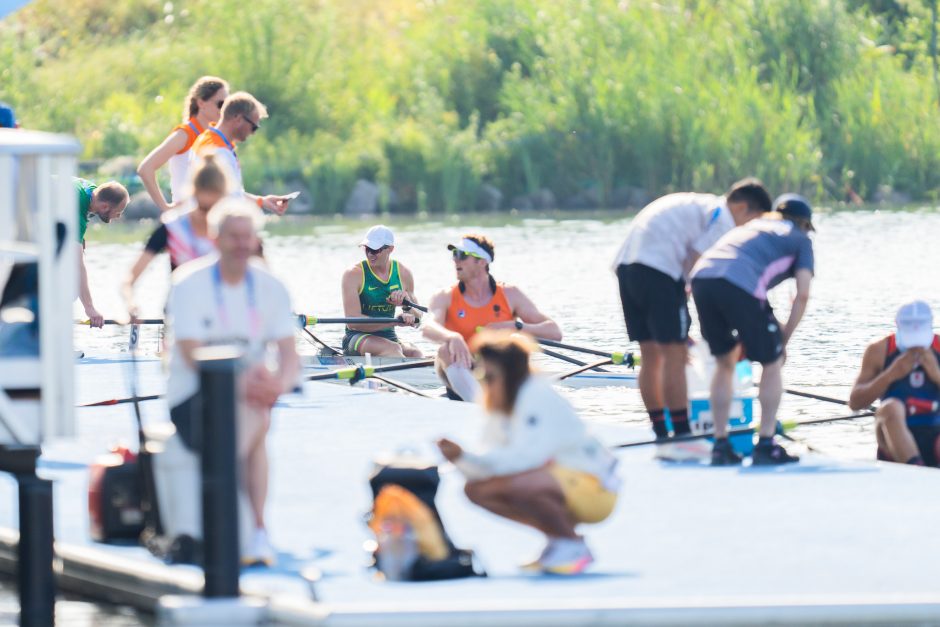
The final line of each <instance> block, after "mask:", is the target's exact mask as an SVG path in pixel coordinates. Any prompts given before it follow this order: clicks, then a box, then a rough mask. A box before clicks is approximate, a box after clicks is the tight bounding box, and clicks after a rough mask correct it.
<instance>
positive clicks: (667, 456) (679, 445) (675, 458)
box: [655, 439, 712, 462]
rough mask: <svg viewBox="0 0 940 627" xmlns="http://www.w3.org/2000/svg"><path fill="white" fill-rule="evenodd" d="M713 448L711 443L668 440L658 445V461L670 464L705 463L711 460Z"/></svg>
mask: <svg viewBox="0 0 940 627" xmlns="http://www.w3.org/2000/svg"><path fill="white" fill-rule="evenodd" d="M711 456H712V447H711V444H710V443H709V442H707V441H706V440H703V439H699V440H684V441H683V440H680V441H678V442H673V441H669V440H666V441H665V442H663V443H662V444H657V445H656V455H655V457H656V459H661V460H664V461H669V462H691V461H696V462H703V461H708V460H710V459H711Z"/></svg>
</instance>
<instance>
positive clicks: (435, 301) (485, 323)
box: [422, 233, 561, 401]
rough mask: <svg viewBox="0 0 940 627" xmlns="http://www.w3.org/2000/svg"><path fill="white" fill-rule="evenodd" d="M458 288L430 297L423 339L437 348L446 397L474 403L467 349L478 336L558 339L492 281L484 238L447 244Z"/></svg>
mask: <svg viewBox="0 0 940 627" xmlns="http://www.w3.org/2000/svg"><path fill="white" fill-rule="evenodd" d="M447 248H448V250H450V251H451V253H452V255H453V259H454V270H455V272H456V274H457V283H456V285H453V286H451V287H449V288H446V289H444V290H441V291H440V292H438V293H437V294H435V295H434V296H432V297H431V302H430V304H429V306H428V311H429V312H430V313H431V315H432V316H433V320H431V321H428V320H427V319H425V324H424V325H423V326H422V329H423V335H424V337H426V338H427V339H429V340H431V341H432V342H437V343H438V344H440V345H441V348H440V350H439V351H438V373H439V374H440V375H441V378H442V379H443V380H444V383H445V385H447V388H448V392H449V393H452V395H456V396H457V397H459V398H460V399H462V400H465V401H473V400H475V399H476V398H477V396H478V395H479V393H480V384H479V383H478V382H477V381H476V379H474V378H473V374H472V373H471V372H470V368H471V367H472V363H473V359H472V358H471V356H470V349H469V348H467V344H468V342H469V341H470V339H471V338H472V337H473V336H474V335H476V333H477V331H479V330H480V329H483V328H487V329H516V330H518V331H524V332H526V333H529V334H531V335H534V336H535V337H541V338H547V339H550V340H560V339H561V328H559V326H558V324H557V323H556V322H555V321H554V320H552V319H551V318H549V317H548V316H546V315H545V314H543V313H542V312H541V311H539V309H538V307H536V306H535V304H534V303H533V302H532V301H531V300H529V298H528V297H527V296H526V295H525V294H523V292H522V290H520V289H519V288H518V287H515V286H513V285H507V284H505V283H500V282H497V281H496V279H494V278H493V276H492V275H491V274H490V264H491V263H493V259H494V258H495V256H496V254H495V252H496V248H495V246H494V245H493V242H492V240H490V238H488V237H486V236H484V235H476V234H472V233H470V234H467V235H464V236H463V237H462V238H461V240H460V243H459V244H449V245H448V246H447Z"/></svg>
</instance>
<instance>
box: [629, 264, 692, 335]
mask: <svg viewBox="0 0 940 627" xmlns="http://www.w3.org/2000/svg"><path fill="white" fill-rule="evenodd" d="M617 281H618V282H619V283H620V303H621V304H622V305H623V319H624V320H625V321H626V323H627V333H628V334H629V335H630V339H631V340H633V341H634V342H646V341H649V340H652V341H654V342H660V343H662V344H667V343H672V342H685V341H686V338H688V337H689V326H690V325H691V320H690V319H689V306H688V305H687V304H686V297H685V281H683V280H682V279H679V280H676V279H673V278H672V277H670V276H669V275H668V274H665V273H663V272H660V271H659V270H654V269H653V268H650V267H649V266H644V265H643V264H640V263H630V264H625V265H620V266H617Z"/></svg>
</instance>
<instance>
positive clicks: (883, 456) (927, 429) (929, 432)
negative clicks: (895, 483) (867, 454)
mask: <svg viewBox="0 0 940 627" xmlns="http://www.w3.org/2000/svg"><path fill="white" fill-rule="evenodd" d="M907 428H908V429H910V431H911V435H912V436H914V442H915V443H916V444H917V452H918V453H920V457H921V459H923V460H924V465H925V466H933V467H935V468H936V467H937V466H940V450H938V449H940V425H913V426H911V425H909V426H908V427H907ZM878 459H879V460H881V461H885V462H899V463H902V464H903V463H904V462H906V461H907V460H906V459H893V458H892V457H891V454H890V453H889V452H887V451H885V450H884V449H882V448H881V447H878Z"/></svg>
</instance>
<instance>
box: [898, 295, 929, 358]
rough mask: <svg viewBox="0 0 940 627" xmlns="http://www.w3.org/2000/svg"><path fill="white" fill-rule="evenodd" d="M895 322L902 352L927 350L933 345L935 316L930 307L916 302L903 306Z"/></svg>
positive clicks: (918, 301)
mask: <svg viewBox="0 0 940 627" xmlns="http://www.w3.org/2000/svg"><path fill="white" fill-rule="evenodd" d="M894 322H895V323H896V324H897V327H898V331H897V334H896V335H895V338H896V339H897V342H898V348H899V349H900V350H902V351H903V350H907V349H908V348H926V347H928V346H930V345H931V344H933V314H932V313H931V311H930V305H928V304H927V303H925V302H924V301H922V300H915V301H912V302H910V303H906V304H904V305H901V308H900V309H898V315H897V316H895V318H894Z"/></svg>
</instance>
